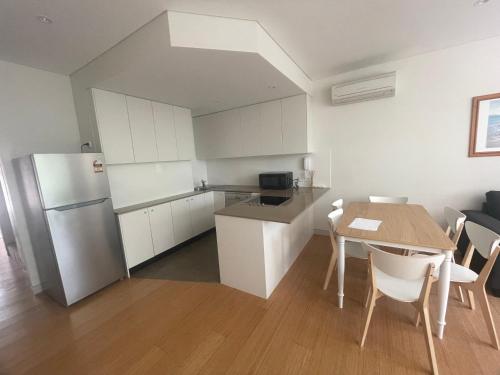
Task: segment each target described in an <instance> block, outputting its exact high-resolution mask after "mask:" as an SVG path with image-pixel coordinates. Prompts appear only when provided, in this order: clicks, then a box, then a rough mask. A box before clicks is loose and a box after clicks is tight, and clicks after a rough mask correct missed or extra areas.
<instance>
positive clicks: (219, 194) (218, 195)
mask: <svg viewBox="0 0 500 375" xmlns="http://www.w3.org/2000/svg"><path fill="white" fill-rule="evenodd" d="M213 197H214V212H215V211H219V210H222V209H223V208H224V207H226V193H225V192H223V191H214V192H213ZM214 221H215V217H214Z"/></svg>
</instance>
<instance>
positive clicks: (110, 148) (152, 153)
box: [92, 89, 195, 164]
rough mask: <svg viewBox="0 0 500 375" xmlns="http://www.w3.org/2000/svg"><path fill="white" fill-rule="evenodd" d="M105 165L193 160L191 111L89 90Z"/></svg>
mask: <svg viewBox="0 0 500 375" xmlns="http://www.w3.org/2000/svg"><path fill="white" fill-rule="evenodd" d="M92 98H93V101H94V108H95V114H96V120H97V126H98V130H99V138H100V141H101V148H102V152H103V153H104V155H105V156H106V163H107V164H123V163H134V162H135V163H145V162H155V161H171V160H191V159H194V158H195V156H194V155H195V152H194V137H193V119H192V117H191V110H190V109H187V108H181V107H175V106H171V105H168V104H164V103H158V102H152V101H150V100H145V99H140V98H135V97H132V96H126V95H122V94H116V93H114V92H109V91H103V90H98V89H92Z"/></svg>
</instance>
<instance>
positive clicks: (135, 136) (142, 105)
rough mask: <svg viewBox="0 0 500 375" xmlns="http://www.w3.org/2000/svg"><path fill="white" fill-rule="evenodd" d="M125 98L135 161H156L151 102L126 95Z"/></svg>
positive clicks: (156, 153) (156, 152) (156, 151)
mask: <svg viewBox="0 0 500 375" xmlns="http://www.w3.org/2000/svg"><path fill="white" fill-rule="evenodd" d="M126 99H127V108H128V116H129V121H130V131H131V134H132V146H133V148H134V156H135V161H136V162H137V163H142V162H151V161H157V160H158V150H157V148H156V134H155V124H154V120H153V108H152V106H151V102H150V101H149V100H144V99H139V98H134V97H132V96H127V97H126Z"/></svg>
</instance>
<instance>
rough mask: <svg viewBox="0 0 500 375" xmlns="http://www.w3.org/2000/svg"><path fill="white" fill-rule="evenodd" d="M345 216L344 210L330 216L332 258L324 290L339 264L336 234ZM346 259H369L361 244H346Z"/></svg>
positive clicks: (329, 228)
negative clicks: (336, 265)
mask: <svg viewBox="0 0 500 375" xmlns="http://www.w3.org/2000/svg"><path fill="white" fill-rule="evenodd" d="M336 202H338V201H336ZM334 203H335V202H333V203H332V206H333V205H334ZM343 214H344V210H343V209H342V208H337V209H335V210H333V211H332V212H330V213H329V214H328V231H329V233H330V242H331V244H332V255H331V256H330V263H329V264H328V271H327V272H326V277H325V282H324V283H323V290H327V289H328V285H329V284H330V279H331V277H332V273H333V270H334V268H335V264H336V263H337V259H338V255H339V249H338V244H337V235H336V234H335V231H336V228H337V226H338V223H339V221H340V219H341V218H342V215H343ZM345 257H346V258H348V257H354V258H359V259H368V253H367V252H366V251H365V250H364V248H363V247H362V246H361V244H359V243H357V242H349V243H346V246H345Z"/></svg>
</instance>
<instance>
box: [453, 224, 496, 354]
mask: <svg viewBox="0 0 500 375" xmlns="http://www.w3.org/2000/svg"><path fill="white" fill-rule="evenodd" d="M465 231H466V233H467V236H468V237H469V240H470V243H469V246H468V247H467V251H466V253H465V256H464V259H463V262H462V265H459V264H456V263H452V264H451V276H450V279H451V282H452V283H453V284H454V285H458V286H459V287H461V288H463V289H466V290H467V296H468V299H469V306H470V308H471V309H472V310H474V309H475V305H474V296H476V297H477V299H478V301H479V304H480V305H481V311H482V313H483V317H484V320H485V323H486V326H487V327H488V333H489V335H490V338H491V341H492V344H493V347H495V349H497V350H500V346H499V343H498V335H497V331H496V328H495V322H494V321H493V316H492V315H491V308H490V304H489V302H488V296H487V294H486V289H485V286H486V281H487V280H488V277H489V275H490V272H491V270H492V268H493V265H494V264H495V261H496V259H497V258H498V254H499V252H500V247H499V244H500V235H498V234H497V233H495V232H493V231H492V230H489V229H487V228H485V227H483V226H481V225H479V224H476V223H473V222H471V221H467V222H466V223H465ZM474 250H477V251H478V253H479V254H480V255H481V256H482V257H483V258H485V259H487V261H486V264H485V265H484V267H483V269H482V270H481V272H480V273H479V275H478V274H477V273H476V272H474V271H472V270H471V269H470V268H469V266H470V262H471V259H472V255H473V254H474Z"/></svg>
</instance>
